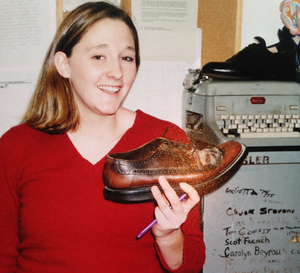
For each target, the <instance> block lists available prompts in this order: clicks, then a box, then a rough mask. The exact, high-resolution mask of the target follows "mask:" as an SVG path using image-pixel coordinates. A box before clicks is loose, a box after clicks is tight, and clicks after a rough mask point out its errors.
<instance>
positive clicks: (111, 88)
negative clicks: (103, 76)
mask: <svg viewBox="0 0 300 273" xmlns="http://www.w3.org/2000/svg"><path fill="white" fill-rule="evenodd" d="M98 88H99V89H101V90H103V91H106V92H113V93H116V92H118V91H119V90H120V87H117V86H108V85H100V86H98Z"/></svg>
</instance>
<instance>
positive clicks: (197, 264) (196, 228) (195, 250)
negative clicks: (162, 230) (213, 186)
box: [154, 205, 205, 273]
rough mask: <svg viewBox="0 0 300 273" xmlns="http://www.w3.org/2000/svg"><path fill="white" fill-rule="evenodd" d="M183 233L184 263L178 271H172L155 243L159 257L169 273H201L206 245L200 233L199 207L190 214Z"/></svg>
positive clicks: (183, 226) (183, 227)
mask: <svg viewBox="0 0 300 273" xmlns="http://www.w3.org/2000/svg"><path fill="white" fill-rule="evenodd" d="M182 231H183V234H184V246H183V263H182V265H181V266H180V267H179V268H177V269H176V270H171V269H170V268H169V267H168V265H167V264H166V262H165V261H164V259H163V257H162V255H161V253H160V251H159V248H158V246H157V244H156V243H154V246H155V249H156V252H157V255H158V257H159V260H160V262H161V264H162V266H163V267H164V268H165V269H166V270H167V271H168V272H174V273H185V272H191V273H192V272H195V273H198V272H200V271H201V269H202V267H203V265H204V261H205V244H204V241H203V234H202V232H201V231H200V213H199V205H197V206H196V207H194V209H193V210H192V211H191V212H190V213H189V215H188V218H187V220H186V222H185V223H184V224H183V225H182Z"/></svg>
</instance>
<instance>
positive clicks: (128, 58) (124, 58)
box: [122, 57, 134, 62]
mask: <svg viewBox="0 0 300 273" xmlns="http://www.w3.org/2000/svg"><path fill="white" fill-rule="evenodd" d="M122 59H123V60H125V61H129V62H132V61H133V60H134V59H133V58H131V57H123V58H122Z"/></svg>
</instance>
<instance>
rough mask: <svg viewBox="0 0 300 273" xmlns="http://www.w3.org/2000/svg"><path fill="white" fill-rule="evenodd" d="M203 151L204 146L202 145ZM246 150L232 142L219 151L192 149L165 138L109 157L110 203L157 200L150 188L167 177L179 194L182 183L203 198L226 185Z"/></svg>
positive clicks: (107, 188) (106, 193) (107, 192)
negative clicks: (189, 186)
mask: <svg viewBox="0 0 300 273" xmlns="http://www.w3.org/2000/svg"><path fill="white" fill-rule="evenodd" d="M200 146H201V147H202V148H203V143H201V145H200ZM246 150H247V149H246V147H245V146H244V145H243V144H240V143H239V142H236V141H228V142H225V143H222V144H220V145H218V146H216V147H213V146H212V145H209V144H207V146H206V148H204V149H201V150H200V149H197V148H192V149H191V148H188V147H187V145H184V144H182V143H178V142H173V141H170V140H167V139H165V138H157V139H154V140H152V141H150V142H148V143H146V144H145V145H143V146H141V147H139V148H137V149H134V150H131V151H128V152H124V153H115V154H110V155H108V156H107V159H106V162H105V165H104V171H103V181H104V184H105V188H104V197H105V198H106V199H107V200H110V201H114V202H119V203H128V202H129V203H130V202H146V201H151V200H153V196H152V193H151V190H150V188H151V187H152V186H153V185H158V177H159V176H161V175H163V176H164V177H165V178H166V179H167V180H168V182H169V183H170V184H171V186H172V187H173V188H174V189H175V191H176V192H178V193H180V191H181V189H180V187H179V182H186V183H189V184H190V185H192V186H193V187H194V188H195V189H196V190H197V191H198V192H199V194H200V195H204V194H207V193H209V192H211V191H213V190H215V189H217V188H218V187H220V186H221V185H223V184H224V183H225V182H226V181H227V180H228V179H229V177H230V176H231V175H233V173H234V172H235V171H236V170H237V168H238V167H239V166H240V165H241V164H242V162H243V159H244V158H245V156H246V154H247V153H246Z"/></svg>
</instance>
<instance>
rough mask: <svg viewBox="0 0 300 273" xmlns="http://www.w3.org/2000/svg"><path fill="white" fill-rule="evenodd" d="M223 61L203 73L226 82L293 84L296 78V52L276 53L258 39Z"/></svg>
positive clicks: (286, 49) (291, 49)
mask: <svg viewBox="0 0 300 273" xmlns="http://www.w3.org/2000/svg"><path fill="white" fill-rule="evenodd" d="M255 40H257V42H258V43H254V44H251V45H249V46H248V47H246V48H244V49H243V50H242V51H240V52H238V53H237V54H235V55H234V56H232V57H231V58H230V59H228V60H227V61H225V62H210V63H207V64H205V65H204V66H203V68H202V73H203V75H204V76H208V77H211V78H216V79H229V80H234V79H236V80H271V81H273V80H277V81H294V80H295V77H296V53H295V49H294V48H285V49H282V50H281V51H278V52H276V53H273V52H271V51H270V50H269V49H268V47H266V42H265V40H264V39H263V38H261V37H255Z"/></svg>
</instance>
